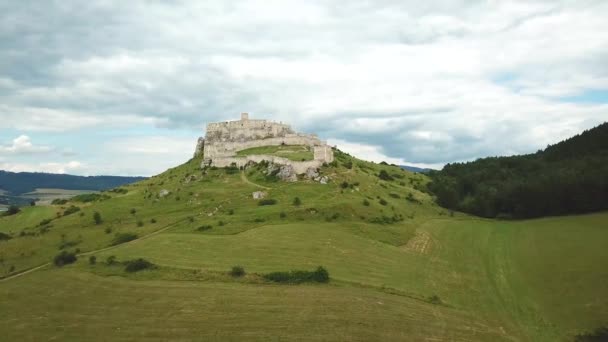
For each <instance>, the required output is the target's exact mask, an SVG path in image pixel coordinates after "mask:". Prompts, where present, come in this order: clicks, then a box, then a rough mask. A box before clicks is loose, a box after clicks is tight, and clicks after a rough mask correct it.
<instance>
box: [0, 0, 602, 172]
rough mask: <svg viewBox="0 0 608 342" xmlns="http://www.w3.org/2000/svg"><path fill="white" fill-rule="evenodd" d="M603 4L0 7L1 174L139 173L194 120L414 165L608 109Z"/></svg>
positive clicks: (177, 149) (582, 125)
mask: <svg viewBox="0 0 608 342" xmlns="http://www.w3.org/2000/svg"><path fill="white" fill-rule="evenodd" d="M607 32H608V1H604V0H598V1H585V0H577V1H563V2H562V1H526V2H514V1H473V0H464V1H420V0H415V1H408V0H399V1H392V0H386V1H385V0H374V1H359V0H351V1H285V0H281V1H270V0H262V1H165V0H156V1H94V0H89V1H70V0H60V1H25V2H21V1H10V0H0V169H4V170H11V171H46V172H63V173H72V174H83V175H96V174H115V175H152V174H155V173H159V172H162V171H163V170H165V169H166V168H168V167H171V166H175V165H177V164H179V163H181V162H184V161H186V160H187V159H189V158H190V157H191V155H192V152H193V149H194V146H195V144H196V138H197V137H198V136H201V135H203V134H204V130H203V129H204V126H205V124H206V123H207V122H215V121H218V120H229V119H236V118H238V116H239V113H240V112H249V113H251V114H250V116H251V117H252V118H268V119H274V120H280V121H284V122H288V123H291V124H292V126H293V127H294V128H295V129H297V130H299V131H304V132H311V133H317V134H319V136H321V137H322V138H324V139H327V140H329V141H330V143H332V144H337V145H338V146H339V147H340V148H341V149H343V150H346V151H348V152H351V153H353V154H354V155H357V156H359V157H361V158H365V159H370V160H375V161H381V160H386V161H389V162H394V163H407V164H412V165H419V166H433V167H441V166H442V165H443V164H445V163H447V162H454V161H465V160H471V159H475V158H478V157H483V156H491V155H509V154H515V153H528V152H534V151H536V150H538V149H540V148H544V147H545V146H546V145H547V144H550V143H554V142H557V141H559V140H561V139H563V138H566V137H568V136H571V135H573V134H576V133H578V132H580V131H582V130H584V129H588V128H591V127H593V126H595V125H597V124H599V123H601V122H603V121H607V120H608V34H607Z"/></svg>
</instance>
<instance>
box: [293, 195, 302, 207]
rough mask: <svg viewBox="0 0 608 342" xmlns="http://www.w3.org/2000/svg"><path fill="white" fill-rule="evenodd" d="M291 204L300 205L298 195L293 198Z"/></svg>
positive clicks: (300, 201)
mask: <svg viewBox="0 0 608 342" xmlns="http://www.w3.org/2000/svg"><path fill="white" fill-rule="evenodd" d="M293 205H295V206H296V207H299V206H300V205H302V200H301V199H300V197H296V198H294V199H293Z"/></svg>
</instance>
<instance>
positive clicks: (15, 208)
mask: <svg viewBox="0 0 608 342" xmlns="http://www.w3.org/2000/svg"><path fill="white" fill-rule="evenodd" d="M20 211H21V209H19V207H18V206H16V205H11V206H9V207H8V210H7V211H6V212H5V213H4V215H5V216H10V215H15V214H17V213H18V212H20Z"/></svg>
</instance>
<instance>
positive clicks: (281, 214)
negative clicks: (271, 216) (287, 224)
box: [279, 211, 287, 219]
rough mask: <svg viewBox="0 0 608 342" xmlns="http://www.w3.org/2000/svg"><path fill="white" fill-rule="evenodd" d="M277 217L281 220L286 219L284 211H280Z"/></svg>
mask: <svg viewBox="0 0 608 342" xmlns="http://www.w3.org/2000/svg"><path fill="white" fill-rule="evenodd" d="M279 217H280V218H282V219H284V218H286V217H287V214H285V212H284V211H281V213H280V214H279Z"/></svg>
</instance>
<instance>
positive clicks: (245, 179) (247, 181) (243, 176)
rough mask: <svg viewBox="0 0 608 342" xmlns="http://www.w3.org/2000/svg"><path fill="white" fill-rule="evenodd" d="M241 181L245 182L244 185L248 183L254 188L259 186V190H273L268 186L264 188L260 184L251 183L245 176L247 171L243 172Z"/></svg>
mask: <svg viewBox="0 0 608 342" xmlns="http://www.w3.org/2000/svg"><path fill="white" fill-rule="evenodd" d="M241 180H242V181H243V183H247V184H250V185H253V186H257V187H258V188H262V189H266V190H270V189H272V188H269V187H267V186H263V185H260V184H255V183H254V182H252V181H250V180H249V179H247V176H246V175H245V171H241Z"/></svg>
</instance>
